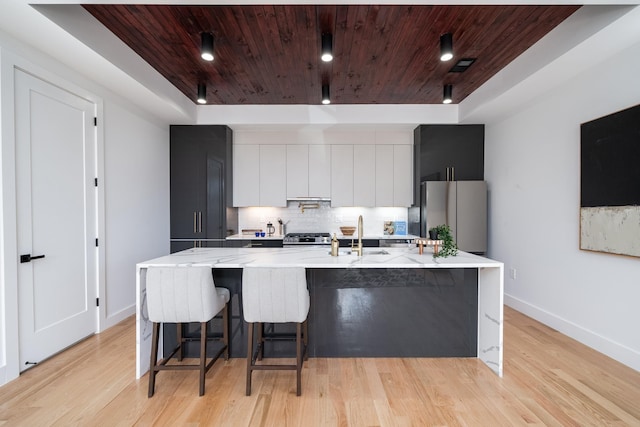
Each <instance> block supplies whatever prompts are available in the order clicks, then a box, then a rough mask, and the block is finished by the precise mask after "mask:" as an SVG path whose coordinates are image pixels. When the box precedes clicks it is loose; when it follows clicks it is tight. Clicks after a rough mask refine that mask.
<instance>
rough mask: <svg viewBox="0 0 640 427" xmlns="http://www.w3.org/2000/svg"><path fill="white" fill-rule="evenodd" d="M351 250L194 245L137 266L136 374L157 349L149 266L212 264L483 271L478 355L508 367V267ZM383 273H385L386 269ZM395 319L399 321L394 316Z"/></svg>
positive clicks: (428, 252)
mask: <svg viewBox="0 0 640 427" xmlns="http://www.w3.org/2000/svg"><path fill="white" fill-rule="evenodd" d="M348 251H349V248H341V250H340V252H341V255H339V256H337V257H333V256H331V255H330V248H329V246H327V247H326V248H324V247H322V248H319V247H304V246H294V247H284V248H264V247H263V248H193V249H187V250H185V251H182V252H177V253H174V254H171V255H167V256H163V257H160V258H155V259H151V260H148V261H144V262H140V263H138V264H137V265H136V378H140V377H141V376H142V375H144V373H145V372H147V371H148V370H149V355H150V352H151V323H150V322H149V320H148V317H147V315H146V270H147V268H149V267H154V266H176V267H178V266H189V265H194V266H208V267H211V268H243V267H246V266H254V267H293V266H297V267H305V268H314V269H327V268H336V269H340V268H344V269H349V268H369V269H376V268H378V269H394V268H416V269H440V268H442V269H457V268H465V269H466V268H473V269H477V271H478V288H477V289H478V301H477V302H478V306H477V307H478V313H477V315H478V318H477V319H478V336H477V352H476V354H477V357H478V358H479V359H480V360H482V361H483V362H484V363H485V364H486V365H487V366H488V367H489V368H490V369H491V370H492V371H493V372H495V373H496V374H497V375H499V376H502V369H503V362H502V361H503V356H502V355H503V350H502V348H503V346H502V339H503V317H504V316H503V300H504V295H503V292H504V265H503V263H501V262H499V261H495V260H492V259H488V258H484V257H481V256H477V255H473V254H469V253H466V252H461V251H460V252H458V255H457V256H454V257H448V258H433V256H432V254H433V253H432V249H431V248H425V249H424V253H423V254H422V255H420V254H419V253H418V248H416V247H410V248H395V247H394V248H386V247H385V248H364V255H363V256H362V257H359V256H357V255H355V254H350V255H347V252H348ZM381 274H384V273H383V272H382V271H381ZM390 321H393V319H390Z"/></svg>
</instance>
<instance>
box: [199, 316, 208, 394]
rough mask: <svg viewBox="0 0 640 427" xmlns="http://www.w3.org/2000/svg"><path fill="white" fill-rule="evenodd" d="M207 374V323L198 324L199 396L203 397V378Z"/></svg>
mask: <svg viewBox="0 0 640 427" xmlns="http://www.w3.org/2000/svg"><path fill="white" fill-rule="evenodd" d="M206 373H207V322H202V323H200V396H202V395H204V377H205V374H206Z"/></svg>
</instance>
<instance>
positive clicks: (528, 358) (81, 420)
mask: <svg viewBox="0 0 640 427" xmlns="http://www.w3.org/2000/svg"><path fill="white" fill-rule="evenodd" d="M134 324H135V323H134V320H133V318H130V319H127V320H126V321H124V322H122V323H121V324H119V325H117V326H115V327H113V328H111V329H109V330H108V331H106V332H104V333H102V334H100V335H96V336H94V337H91V338H89V339H87V340H85V341H83V342H81V343H79V344H78V345H76V346H74V347H73V348H71V349H69V350H67V351H65V352H64V353H62V354H60V355H57V356H55V357H53V358H52V359H50V360H48V361H46V362H44V363H42V364H41V365H40V366H38V367H36V368H33V369H31V370H29V371H27V372H26V373H25V374H23V375H22V376H21V377H20V378H19V379H17V380H15V381H13V382H11V383H9V384H8V385H5V386H4V387H0V425H7V426H9V425H10V426H14V425H24V426H48V425H60V426H70V425H79V426H129V425H169V426H204V425H207V426H218V425H220V426H245V425H247V426H248V425H255V426H316V425H323V426H409V425H413V426H432V425H451V426H456V425H466V426H500V425H504V426H519V425H548V426H571V425H575V426H588V425H594V426H602V425H620V426H640V373H639V372H636V371H634V370H632V369H630V368H628V367H625V366H623V365H621V364H620V363H617V362H615V361H613V360H612V359H610V358H608V357H606V356H604V355H602V354H599V353H597V352H595V351H593V350H591V349H589V348H587V347H585V346H583V345H582V344H579V343H577V342H576V341H573V340H571V339H569V338H567V337H566V336H563V335H562V334H560V333H558V332H556V331H554V330H552V329H549V328H548V327H546V326H543V325H542V324H540V323H538V322H536V321H534V320H532V319H530V318H528V317H526V316H524V315H522V314H520V313H518V312H516V311H514V310H512V309H509V308H508V307H505V329H504V342H505V349H504V358H505V364H504V372H505V374H504V377H503V378H499V377H497V376H496V375H495V374H493V372H491V371H490V370H489V369H488V368H487V367H486V366H485V365H484V364H482V363H481V362H479V361H478V360H477V359H426V358H425V359H414V358H408V359H374V358H372V359H363V358H357V359H309V361H308V363H306V364H305V367H304V369H303V383H302V396H301V397H296V395H295V373H294V372H293V371H288V372H287V371H277V372H257V373H254V379H253V394H252V396H250V397H246V396H245V395H244V387H245V360H244V359H232V360H230V361H228V362H225V361H223V360H222V361H219V362H216V365H214V367H213V368H212V370H211V371H210V372H209V373H208V375H207V388H206V394H205V395H204V396H203V397H198V377H197V372H195V371H194V372H161V373H160V374H159V375H158V379H157V385H156V394H155V396H154V397H152V398H151V399H148V398H147V385H148V376H147V375H145V376H144V377H142V378H141V379H140V380H135V379H134V377H135V363H134V355H135V333H134Z"/></svg>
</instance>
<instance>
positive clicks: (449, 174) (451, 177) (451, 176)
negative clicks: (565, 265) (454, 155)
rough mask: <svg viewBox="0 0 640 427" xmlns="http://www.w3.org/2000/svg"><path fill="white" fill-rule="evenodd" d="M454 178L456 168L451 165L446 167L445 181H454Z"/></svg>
mask: <svg viewBox="0 0 640 427" xmlns="http://www.w3.org/2000/svg"><path fill="white" fill-rule="evenodd" d="M455 180H456V168H455V167H453V166H451V167H449V168H447V181H455Z"/></svg>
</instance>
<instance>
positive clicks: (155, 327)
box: [148, 322, 160, 397]
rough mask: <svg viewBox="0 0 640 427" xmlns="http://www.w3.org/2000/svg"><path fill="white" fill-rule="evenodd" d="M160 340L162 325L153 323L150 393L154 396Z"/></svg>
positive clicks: (149, 394)
mask: <svg viewBox="0 0 640 427" xmlns="http://www.w3.org/2000/svg"><path fill="white" fill-rule="evenodd" d="M159 338H160V324H159V323H155V322H153V332H152V335H151V359H150V361H149V393H148V396H149V397H151V396H153V393H154V391H155V386H156V373H157V372H158V371H156V364H157V363H158V340H159Z"/></svg>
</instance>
